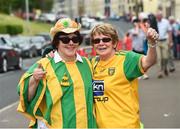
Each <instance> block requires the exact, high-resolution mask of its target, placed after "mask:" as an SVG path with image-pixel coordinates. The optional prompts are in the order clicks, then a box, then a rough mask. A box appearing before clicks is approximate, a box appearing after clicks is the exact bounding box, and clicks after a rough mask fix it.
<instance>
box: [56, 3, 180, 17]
mask: <svg viewBox="0 0 180 129" xmlns="http://www.w3.org/2000/svg"><path fill="white" fill-rule="evenodd" d="M158 9H161V10H162V11H163V13H164V16H166V17H168V16H170V15H173V16H175V17H176V18H180V13H179V11H180V0H54V8H53V12H60V13H63V14H67V15H69V16H70V17H72V18H73V17H77V16H82V15H88V16H100V15H101V16H106V17H110V16H112V15H118V16H122V15H124V14H131V15H138V13H139V12H142V11H144V12H147V13H154V14H155V13H156V12H157V10H158Z"/></svg>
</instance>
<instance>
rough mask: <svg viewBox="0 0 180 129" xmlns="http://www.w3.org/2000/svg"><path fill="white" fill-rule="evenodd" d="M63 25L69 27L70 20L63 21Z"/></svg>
mask: <svg viewBox="0 0 180 129" xmlns="http://www.w3.org/2000/svg"><path fill="white" fill-rule="evenodd" d="M62 24H63V26H64V27H65V28H67V27H69V22H68V21H67V20H66V21H63V23H62Z"/></svg>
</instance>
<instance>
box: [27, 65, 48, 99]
mask: <svg viewBox="0 0 180 129" xmlns="http://www.w3.org/2000/svg"><path fill="white" fill-rule="evenodd" d="M45 75H46V72H45V71H44V70H43V69H42V66H41V64H38V67H37V68H36V69H35V70H34V72H33V74H32V76H31V77H30V81H29V86H28V101H31V100H32V98H33V97H34V96H35V93H36V89H37V87H38V84H39V81H40V80H41V79H43V78H44V77H45Z"/></svg>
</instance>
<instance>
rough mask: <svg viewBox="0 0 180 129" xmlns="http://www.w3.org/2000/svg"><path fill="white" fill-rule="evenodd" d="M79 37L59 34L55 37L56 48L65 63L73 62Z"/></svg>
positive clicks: (73, 34) (72, 34)
mask: <svg viewBox="0 0 180 129" xmlns="http://www.w3.org/2000/svg"><path fill="white" fill-rule="evenodd" d="M80 42H81V41H80V37H79V36H78V35H77V34H75V33H71V34H59V35H57V37H56V48H57V51H58V53H59V54H60V56H61V58H62V59H63V60H65V61H74V60H75V59H76V52H77V49H78V47H79V44H80Z"/></svg>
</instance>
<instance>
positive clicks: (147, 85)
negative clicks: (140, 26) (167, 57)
mask: <svg viewBox="0 0 180 129" xmlns="http://www.w3.org/2000/svg"><path fill="white" fill-rule="evenodd" d="M175 65H176V71H175V72H174V73H170V74H169V76H168V77H167V76H166V77H164V78H162V79H158V78H157V67H156V65H155V66H153V67H152V68H151V69H150V70H149V71H148V75H149V77H150V78H149V79H148V80H140V81H139V96H140V109H141V110H140V113H141V119H142V122H143V123H144V125H145V127H146V128H180V122H179V120H180V112H179V109H180V94H179V93H180V60H179V61H175ZM17 105H18V102H15V103H13V104H11V105H9V106H7V107H5V108H3V109H0V128H27V127H28V119H27V118H25V117H24V116H23V115H22V114H20V113H18V112H17V111H16V108H17Z"/></svg>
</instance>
